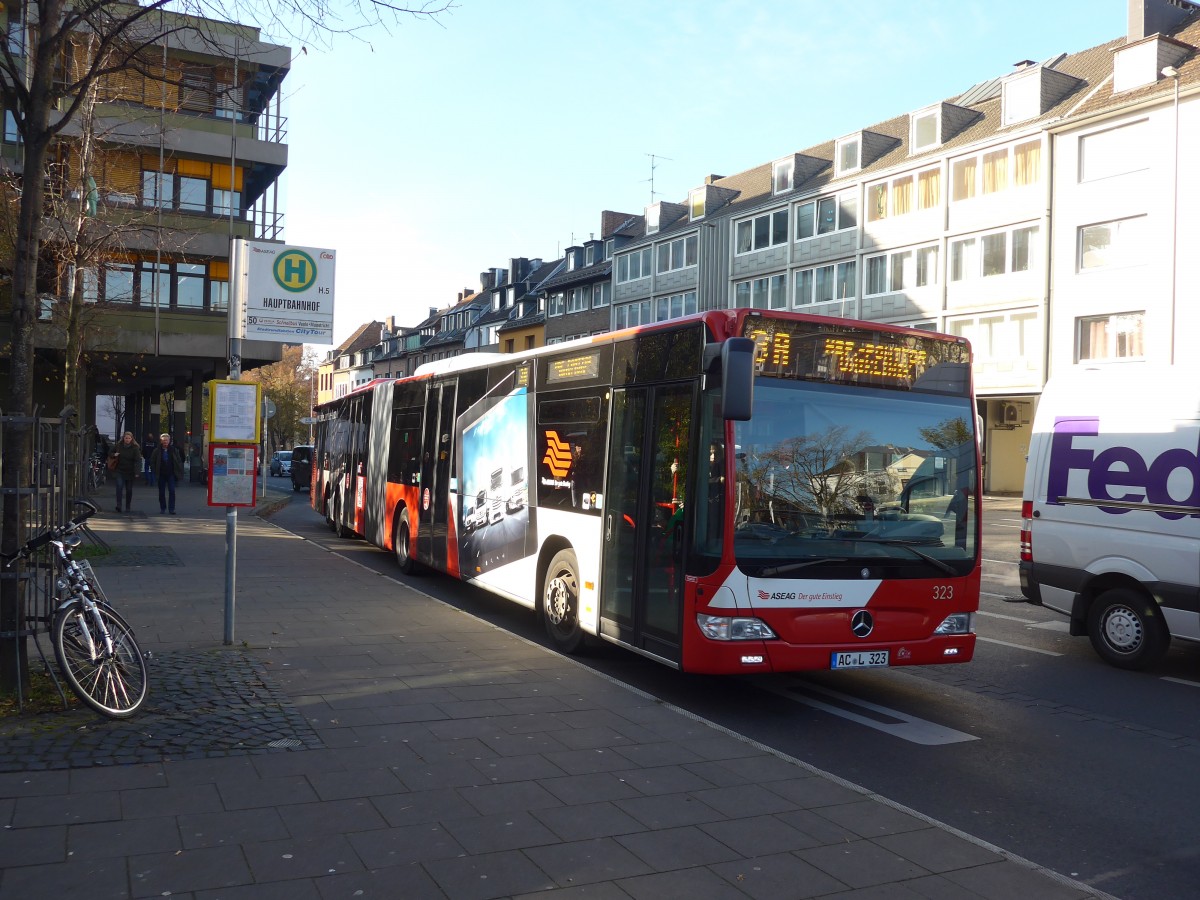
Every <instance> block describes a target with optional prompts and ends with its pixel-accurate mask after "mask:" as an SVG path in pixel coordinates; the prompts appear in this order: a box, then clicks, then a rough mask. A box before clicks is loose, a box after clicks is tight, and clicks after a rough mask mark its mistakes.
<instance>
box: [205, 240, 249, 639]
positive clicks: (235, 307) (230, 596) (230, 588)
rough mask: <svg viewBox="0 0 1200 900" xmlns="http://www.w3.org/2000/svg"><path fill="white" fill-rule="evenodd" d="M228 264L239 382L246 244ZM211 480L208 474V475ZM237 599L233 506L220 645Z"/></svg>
mask: <svg viewBox="0 0 1200 900" xmlns="http://www.w3.org/2000/svg"><path fill="white" fill-rule="evenodd" d="M230 245H231V246H230V248H229V249H230V253H229V256H230V261H231V262H232V264H233V265H232V266H231V269H232V271H231V272H230V273H229V274H230V276H231V277H230V281H229V379H230V380H231V381H241V380H242V335H243V334H244V329H245V327H246V326H245V322H244V321H243V319H244V313H245V309H246V294H245V291H246V286H245V284H244V278H245V261H244V252H245V249H246V242H245V241H244V240H243V239H241V238H233V240H231V241H230ZM208 477H209V478H212V477H213V475H212V473H211V472H210V473H209V475H208ZM236 596H237V507H236V506H226V507H225V637H224V641H223V643H224V645H225V646H226V647H229V646H231V645H232V644H233V620H234V608H235V606H236V603H235V598H236Z"/></svg>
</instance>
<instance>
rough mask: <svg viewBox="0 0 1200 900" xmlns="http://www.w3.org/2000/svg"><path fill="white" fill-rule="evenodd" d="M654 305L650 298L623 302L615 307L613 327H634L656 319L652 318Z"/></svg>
mask: <svg viewBox="0 0 1200 900" xmlns="http://www.w3.org/2000/svg"><path fill="white" fill-rule="evenodd" d="M653 309H654V307H653V306H652V305H651V302H650V301H649V300H639V301H638V302H637V303H622V304H621V305H619V306H614V307H613V327H614V328H617V329H620V328H633V327H634V326H635V325H647V324H649V323H650V322H653V321H654V320H653V319H652V318H651V315H652V313H653Z"/></svg>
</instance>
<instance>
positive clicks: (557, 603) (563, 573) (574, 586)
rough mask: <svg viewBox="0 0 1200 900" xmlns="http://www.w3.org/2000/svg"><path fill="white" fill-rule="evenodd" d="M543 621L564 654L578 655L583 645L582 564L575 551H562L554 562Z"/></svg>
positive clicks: (544, 594) (545, 591) (544, 599)
mask: <svg viewBox="0 0 1200 900" xmlns="http://www.w3.org/2000/svg"><path fill="white" fill-rule="evenodd" d="M542 620H543V621H544V622H545V623H546V634H548V635H549V636H550V640H551V641H552V642H553V643H554V647H555V649H557V650H559V651H560V652H562V653H578V652H579V650H580V648H581V647H582V646H583V629H582V628H581V627H580V626H579V562H578V561H577V560H576V559H575V553H574V551H572V550H560V551H558V553H556V554H554V558H553V559H552V560H550V567H549V568H548V569H547V570H546V581H545V584H544V585H543V588H542Z"/></svg>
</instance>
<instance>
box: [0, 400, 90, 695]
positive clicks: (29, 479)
mask: <svg viewBox="0 0 1200 900" xmlns="http://www.w3.org/2000/svg"><path fill="white" fill-rule="evenodd" d="M10 423H11V424H16V425H21V424H24V425H26V426H27V427H28V428H29V429H30V432H31V435H32V441H33V452H32V454H31V455H30V457H29V465H28V468H27V469H25V471H23V472H22V473H21V478H20V485H19V486H17V487H15V488H0V493H2V494H3V495H4V496H7V495H11V494H13V493H16V494H17V495H18V496H19V497H20V498H21V502H22V505H23V507H24V517H23V522H24V530H23V533H22V534H21V535H19V536H18V539H17V544H18V545H20V544H23V543H24V542H25V541H27V540H29V539H30V538H31V537H34V536H36V535H38V534H41V533H42V532H44V531H46V530H47V529H48V528H52V527H55V526H57V525H59V524H61V523H63V522H65V521H67V519H69V518H70V516H71V515H72V513H73V512H74V510H73V508H72V501H73V500H74V499H75V498H77V497H87V496H89V495H90V494H95V493H96V492H98V491H100V490H101V489H102V488H103V485H104V472H105V469H104V461H103V459H102V458H101V459H100V460H99V461H98V465H97V464H96V462H94V460H93V456H94V451H95V440H94V435H95V429H94V428H93V427H92V426H90V425H89V426H86V427H80V426H79V425H78V424H77V423H76V421H75V419H74V417H73V416H71V417H68V418H61V417H59V418H52V417H45V416H40V415H37V414H35V415H33V416H24V417H23V416H6V415H0V458H3V455H4V453H5V451H6V450H7V449H8V448H7V447H5V445H4V433H5V428H6V426H7V425H9V424H10ZM55 564H56V562H55V560H54V559H53V558H52V556H51V555H50V554H48V553H37V554H35V555H34V556H33V557H31V558H30V559H27V560H25V561H24V563H23V564H21V565H18V566H14V567H13V568H12V569H11V570H0V580H4V581H17V582H18V583H19V585H20V598H21V599H20V604H19V606H18V609H17V618H16V622H15V625H16V627H15V628H8V629H7V630H3V631H0V641H3V642H6V643H9V644H10V647H8V648H6V649H7V650H10V651H11V652H14V653H15V654H18V655H19V658H20V659H22V660H23V659H25V653H26V647H27V645H26V643H25V642H26V641H27V640H28V638H30V637H33V638H34V639H35V642H36V638H37V635H38V634H39V633H41V632H46V631H48V630H49V628H50V621H51V615H52V613H53V611H54V610H53V602H54V579H55V577H56V575H57V573H56V572H55ZM37 646H38V651H39V653H40V652H41V649H42V648H41V645H40V644H38V645H37ZM19 687H20V690H19V697H20V698H21V699H22V701H23V700H24V698H25V696H26V691H25V688H24V686H23V685H22V686H19Z"/></svg>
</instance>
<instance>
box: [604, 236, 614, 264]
mask: <svg viewBox="0 0 1200 900" xmlns="http://www.w3.org/2000/svg"><path fill="white" fill-rule="evenodd" d="M613 243H614V242H613V239H612V238H609V239H608V240H607V241H605V242H604V259H612V254H613Z"/></svg>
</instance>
